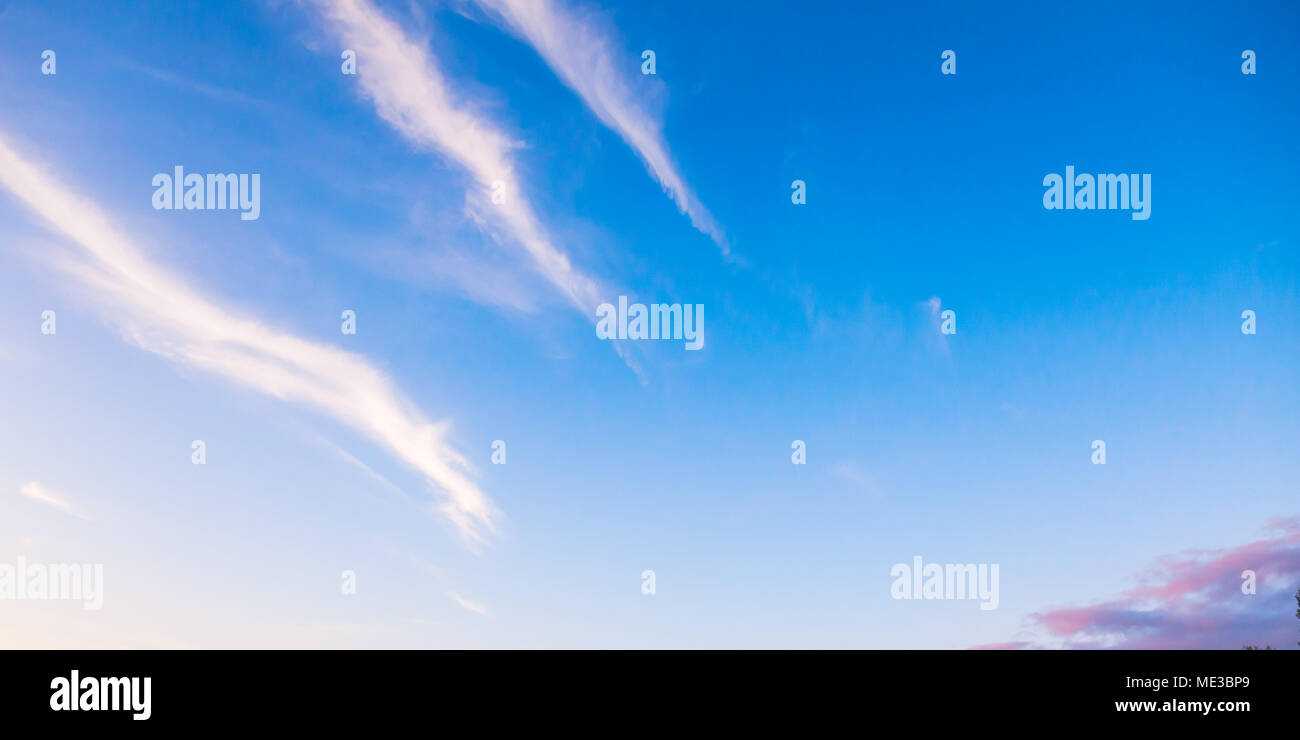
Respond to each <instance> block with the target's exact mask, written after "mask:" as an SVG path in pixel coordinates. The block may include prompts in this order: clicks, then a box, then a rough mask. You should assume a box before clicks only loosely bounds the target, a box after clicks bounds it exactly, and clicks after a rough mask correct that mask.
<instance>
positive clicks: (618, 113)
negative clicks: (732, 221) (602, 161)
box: [474, 0, 731, 255]
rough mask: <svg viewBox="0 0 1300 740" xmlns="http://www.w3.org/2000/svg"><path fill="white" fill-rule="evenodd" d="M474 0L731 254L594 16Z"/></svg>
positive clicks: (528, 3) (542, 2)
mask: <svg viewBox="0 0 1300 740" xmlns="http://www.w3.org/2000/svg"><path fill="white" fill-rule="evenodd" d="M474 2H475V3H477V4H478V5H479V6H480V7H482V8H483V9H484V10H486V11H487V14H488V16H489V17H491V18H492V19H493V20H494V21H495V22H496V23H498V24H499V25H501V26H502V27H504V28H506V29H507V30H509V31H510V32H511V33H514V34H515V35H517V36H519V37H521V38H523V39H524V40H525V41H527V42H528V43H529V44H531V45H532V47H533V48H534V49H536V50H537V53H538V54H541V56H542V58H543V59H544V60H546V63H547V64H548V65H549V66H550V67H551V69H552V70H554V71H555V74H556V75H557V76H558V77H559V78H560V79H561V80H562V81H563V82H564V84H566V85H568V86H569V87H570V88H572V89H573V90H574V91H575V92H577V93H578V95H579V96H580V97H581V98H582V100H583V102H584V103H586V104H587V107H588V108H590V109H591V111H592V112H593V113H595V114H596V117H597V118H598V119H600V121H601V123H603V124H605V125H606V126H608V127H609V128H611V129H613V130H614V131H615V132H617V133H618V135H619V136H621V137H623V140H624V141H625V142H627V144H628V146H630V147H632V149H634V150H635V151H636V153H637V155H638V156H640V157H641V160H642V161H643V162H645V165H646V168H647V169H648V170H649V171H650V174H651V175H653V176H654V178H655V179H656V180H658V181H659V184H660V185H661V186H662V187H663V189H664V192H666V193H667V194H668V195H669V197H671V198H672V199H673V201H674V202H675V203H676V204H677V208H678V210H680V211H681V212H682V213H683V214H685V215H686V216H687V217H689V218H690V220H691V225H693V226H694V227H695V228H696V229H698V230H699V231H700V232H702V233H704V234H705V235H707V236H708V237H709V238H711V239H712V240H713V241H714V243H715V244H717V245H718V248H719V249H721V250H722V253H723V254H724V255H727V254H730V252H731V247H730V245H729V244H728V242H727V237H726V235H725V234H724V233H723V231H722V228H721V227H720V226H719V225H718V223H717V221H715V220H714V218H713V215H712V214H710V213H709V211H708V209H707V208H705V207H704V204H703V203H701V202H700V199H699V198H698V197H697V196H696V195H695V193H694V192H693V191H692V190H691V188H690V186H689V185H687V184H686V180H685V178H683V177H682V174H681V172H680V171H679V170H678V168H677V164H676V163H675V162H674V161H673V158H672V155H671V154H670V153H669V149H668V142H667V141H666V140H665V139H664V135H663V131H662V128H663V127H662V125H661V124H660V123H659V121H657V120H656V119H655V117H653V116H651V115H650V114H649V113H648V112H646V110H645V108H644V107H643V106H642V105H641V104H640V103H639V102H638V100H637V97H638V96H637V94H636V93H635V92H634V89H633V86H632V85H631V84H630V83H629V82H628V80H629V77H630V70H634V69H637V68H638V66H637V65H636V64H632V63H631V60H627V59H622V58H620V56H619V55H618V54H616V53H615V51H614V48H613V47H614V44H613V42H612V41H611V38H610V34H609V33H608V32H606V31H605V30H604V29H602V28H601V24H600V23H599V22H598V20H597V19H596V18H595V17H593V16H591V15H585V16H584V15H580V14H579V13H578V12H576V11H575V10H573V9H569V8H566V7H565V6H564V5H562V4H561V3H560V2H557V1H556V0H474ZM616 60H617V61H616Z"/></svg>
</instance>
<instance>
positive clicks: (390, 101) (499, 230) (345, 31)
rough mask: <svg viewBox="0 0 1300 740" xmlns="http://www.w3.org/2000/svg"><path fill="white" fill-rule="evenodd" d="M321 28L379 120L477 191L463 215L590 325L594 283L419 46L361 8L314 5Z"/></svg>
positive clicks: (343, 2) (483, 122) (327, 2)
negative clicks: (502, 187) (341, 51)
mask: <svg viewBox="0 0 1300 740" xmlns="http://www.w3.org/2000/svg"><path fill="white" fill-rule="evenodd" d="M316 4H317V5H318V6H320V7H321V9H322V10H323V11H324V14H325V17H326V19H327V21H328V25H329V27H330V28H331V30H333V32H334V33H335V34H337V35H338V37H339V39H340V41H341V42H342V43H343V45H344V46H345V47H346V48H349V49H352V50H354V51H355V52H356V53H357V59H358V60H359V61H358V73H357V80H358V82H359V84H360V86H361V89H362V91H363V92H364V94H365V96H366V97H367V98H369V99H370V101H371V102H372V103H373V104H374V106H375V110H376V111H377V112H378V113H379V116H380V117H381V118H383V119H384V120H385V121H387V122H388V123H389V124H390V125H391V126H393V128H395V129H397V131H398V132H399V133H401V134H402V136H404V137H406V138H407V139H409V140H411V141H413V142H415V143H417V144H420V145H421V146H424V147H427V148H432V149H434V150H437V151H439V152H441V153H442V154H444V155H446V156H447V157H449V158H451V159H452V160H454V161H455V162H456V163H458V164H459V165H461V166H462V167H464V168H465V169H466V170H467V171H468V172H469V174H470V176H471V177H472V178H473V179H474V181H475V182H476V183H477V185H478V189H477V192H474V193H471V197H470V200H469V207H470V208H471V210H472V211H473V214H474V215H475V216H476V217H477V218H478V219H480V221H481V223H482V225H483V226H485V227H486V228H488V229H489V231H491V232H492V233H493V234H494V236H497V237H498V238H505V239H509V240H512V241H514V242H517V243H518V244H519V245H520V246H522V247H523V248H524V249H525V250H526V251H527V252H528V254H529V255H530V256H531V257H532V259H533V261H534V263H535V265H536V267H537V269H538V270H539V271H540V272H541V273H542V275H543V276H545V277H546V279H547V280H549V281H550V282H551V283H552V284H553V285H555V286H556V287H557V288H558V289H559V290H560V291H561V292H562V293H563V294H564V295H565V296H567V297H568V298H569V300H570V301H572V302H573V303H574V305H576V306H577V307H578V308H579V309H581V310H582V311H583V312H584V314H586V315H587V316H588V317H589V320H591V321H593V322H594V320H595V309H596V306H597V305H599V304H600V303H601V300H600V299H599V298H598V295H599V291H598V289H597V287H596V284H595V282H594V281H593V280H592V279H591V278H589V277H587V276H585V275H583V274H582V273H580V272H578V271H577V270H575V269H574V268H573V266H572V265H571V264H570V262H569V258H568V256H567V255H565V254H564V252H562V251H561V250H560V249H558V248H557V247H556V246H555V245H554V243H553V242H552V240H551V238H550V235H549V234H548V233H547V231H546V229H545V227H543V226H542V224H541V221H540V220H539V219H538V217H537V215H536V213H535V212H534V210H533V207H532V204H531V203H530V201H529V200H528V198H527V196H526V195H525V194H524V193H523V188H522V187H521V184H522V183H521V182H520V181H519V179H518V177H517V174H516V170H515V167H514V162H513V161H512V158H511V157H510V150H511V149H513V148H514V147H515V143H514V142H513V141H512V140H511V139H510V138H508V137H507V136H506V135H505V134H504V133H503V132H502V131H500V130H498V128H497V127H496V126H495V125H493V123H492V122H491V121H489V120H487V119H485V118H483V117H481V116H479V115H476V114H475V113H474V112H472V111H471V110H470V109H469V108H468V107H464V106H460V105H458V104H457V103H456V102H455V101H454V100H453V98H452V94H451V90H450V88H449V87H448V85H447V82H446V80H445V79H444V78H443V76H442V72H441V70H440V69H439V68H438V65H437V62H436V60H435V59H434V57H433V55H432V54H431V53H430V52H429V50H428V49H427V48H426V46H425V45H424V44H419V43H416V42H415V41H413V40H412V39H410V38H408V37H407V36H406V34H405V33H404V32H403V31H402V28H401V26H399V25H398V24H397V23H395V22H393V21H392V20H391V19H389V18H387V17H386V16H384V15H383V14H382V13H381V12H380V11H379V10H378V9H377V8H376V7H375V6H374V5H373V4H371V3H370V2H368V0H317V2H316ZM497 181H500V182H502V183H505V184H506V202H505V203H502V204H496V203H492V202H491V194H492V186H493V183H495V182H497Z"/></svg>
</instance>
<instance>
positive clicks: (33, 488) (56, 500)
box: [18, 481, 86, 519]
mask: <svg viewBox="0 0 1300 740" xmlns="http://www.w3.org/2000/svg"><path fill="white" fill-rule="evenodd" d="M18 493H19V494H20V495H22V496H23V497H24V498H29V499H31V500H32V501H37V502H39V503H42V504H45V505H46V506H52V507H54V508H56V509H58V510H59V511H62V512H64V513H67V514H71V515H73V516H75V517H77V518H78V519H85V518H86V516H85V515H84V514H82V513H81V510H80V509H79V508H78V507H76V506H73V505H72V503H71V502H70V501H68V500H67V498H65V497H64V496H63V495H62V494H58V493H55V492H54V491H51V490H50V489H48V488H46V487H45V486H43V485H41V484H40V483H37V482H36V481H31V482H30V483H25V484H23V487H22V488H19V489H18Z"/></svg>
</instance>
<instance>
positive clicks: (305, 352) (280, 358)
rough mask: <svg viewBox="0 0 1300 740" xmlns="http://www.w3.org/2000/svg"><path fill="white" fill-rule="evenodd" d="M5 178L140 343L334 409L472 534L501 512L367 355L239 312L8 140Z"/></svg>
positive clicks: (1, 146) (0, 144) (439, 432)
mask: <svg viewBox="0 0 1300 740" xmlns="http://www.w3.org/2000/svg"><path fill="white" fill-rule="evenodd" d="M0 184H3V185H4V186H5V187H6V188H8V189H9V190H10V191H11V192H12V193H13V194H14V195H15V196H16V197H17V198H18V199H19V200H20V201H22V202H24V203H26V205H27V206H28V207H29V208H30V209H31V210H32V211H34V212H35V213H37V214H39V215H40V216H41V217H42V218H44V219H45V220H46V221H48V222H49V225H50V226H51V227H53V229H54V230H55V231H56V232H59V233H61V234H63V235H65V236H67V237H68V238H69V239H71V240H72V241H73V242H75V243H76V244H77V245H78V246H80V247H81V248H82V250H81V251H78V252H76V253H75V254H74V258H73V259H72V260H71V261H70V262H68V263H66V264H65V265H64V267H66V268H67V269H69V270H70V271H72V272H73V273H74V274H75V275H76V276H78V277H79V278H81V279H82V280H83V281H85V283H86V284H87V285H88V286H89V287H91V288H93V289H95V290H97V293H96V297H97V298H99V299H100V300H101V301H102V302H104V303H106V304H109V305H108V306H107V307H108V308H110V309H111V310H110V311H109V314H108V315H109V316H110V317H111V318H112V320H113V321H115V322H116V323H117V324H118V325H119V327H120V329H121V331H122V333H123V336H124V337H125V338H126V339H127V340H128V341H130V342H132V343H134V344H136V345H138V346H140V347H142V348H144V349H146V350H148V351H150V352H154V353H157V354H160V355H163V356H165V357H168V358H170V359H172V360H174V361H176V362H179V363H184V364H188V365H193V366H196V367H200V368H202V369H205V370H208V371H210V372H214V373H217V374H219V375H222V376H224V377H226V378H228V379H230V380H232V381H235V382H237V383H240V384H242V385H245V386H247V387H250V388H253V389H255V390H259V391H261V392H263V393H266V394H268V395H271V396H274V397H276V398H279V399H281V400H285V401H292V402H295V403H300V404H303V405H305V406H309V407H311V408H314V409H316V410H318V411H321V412H324V413H326V414H329V415H330V416H332V417H334V418H335V419H338V420H339V421H341V422H343V423H345V424H348V425H349V426H351V427H352V428H354V429H356V430H357V431H359V432H361V433H363V434H364V435H366V436H367V437H369V438H370V439H372V440H374V441H375V442H377V443H378V444H380V445H382V446H383V447H385V448H386V449H387V450H388V451H389V452H390V453H392V454H393V455H395V456H396V457H397V458H399V459H401V460H402V461H403V462H405V463H406V464H407V465H409V466H411V467H412V468H414V469H416V470H418V471H419V472H420V473H422V474H423V475H424V476H425V478H426V480H427V481H428V482H429V483H430V484H431V485H432V486H433V487H434V488H435V490H436V491H437V492H438V493H439V494H440V498H441V501H440V505H439V509H440V510H441V512H442V513H443V514H444V515H446V516H447V517H448V518H449V519H451V521H452V522H454V523H455V524H456V526H457V527H458V528H459V530H460V531H461V532H462V533H463V534H464V535H465V536H466V537H467V538H469V539H471V540H481V539H482V538H483V531H484V530H491V529H493V520H494V518H495V516H496V515H497V510H496V508H495V507H494V506H493V504H492V502H491V501H490V500H489V499H488V498H487V496H485V495H484V494H483V492H482V491H480V490H479V488H478V486H477V485H475V484H474V482H473V481H471V480H470V479H469V477H467V473H469V472H470V471H471V467H470V465H469V463H468V462H467V461H466V460H465V458H464V457H462V456H461V455H460V454H459V453H457V452H456V451H455V450H453V449H452V448H451V447H450V446H449V445H448V444H447V443H446V441H445V440H444V435H445V434H446V430H447V425H446V423H442V424H437V425H435V424H432V423H430V422H429V421H427V420H426V419H424V418H423V417H422V416H421V415H420V413H419V411H418V410H416V409H415V408H413V407H412V405H411V404H410V403H409V402H408V401H407V400H406V399H405V398H403V397H402V396H401V395H400V394H399V393H398V392H397V390H396V389H395V388H394V386H393V384H392V382H391V381H390V380H389V379H388V378H387V377H386V376H385V375H384V374H383V373H381V372H380V371H379V370H377V369H376V368H374V367H373V366H371V365H370V364H369V363H368V362H367V361H366V360H365V359H364V358H362V357H360V356H358V355H355V354H352V353H349V352H344V351H342V350H339V349H335V348H333V347H329V346H326V345H322V344H316V343H313V342H309V341H307V340H305V339H302V338H299V337H297V336H294V335H292V334H288V333H285V332H282V331H278V330H275V329H272V328H270V327H268V326H265V325H263V324H261V323H259V322H258V321H256V320H255V319H252V318H248V317H246V316H241V315H238V314H235V313H234V312H232V311H229V310H227V309H225V308H223V307H222V306H220V305H218V304H217V303H215V302H213V301H210V300H208V299H206V298H204V297H202V296H200V295H199V294H198V293H196V292H195V291H194V290H193V289H192V288H191V287H190V286H189V285H187V284H186V283H185V282H183V281H182V280H180V279H179V278H177V277H176V276H174V275H172V274H170V273H169V272H167V271H165V270H164V269H162V268H160V267H159V266H157V265H155V264H153V263H152V262H150V261H149V260H148V259H147V258H146V257H145V256H144V255H143V253H142V252H141V251H140V249H138V248H137V246H136V245H135V244H134V243H132V242H131V240H130V239H129V238H127V236H126V235H124V234H122V233H120V232H119V231H118V230H117V229H116V227H115V226H114V225H113V224H112V223H111V222H110V221H109V219H108V218H107V217H106V216H105V215H104V214H103V213H102V212H101V211H100V209H99V208H98V207H97V206H96V205H95V204H94V203H93V202H91V201H89V200H86V199H84V198H82V197H80V196H78V195H76V194H74V193H72V192H71V191H69V190H66V189H65V188H64V187H63V186H62V185H61V184H60V183H58V182H57V181H56V180H55V179H54V178H52V177H49V176H47V175H46V174H44V173H43V172H42V171H40V170H39V169H38V168H37V167H36V166H34V165H33V164H32V163H30V162H28V161H27V160H26V159H24V158H23V157H22V156H20V155H19V154H18V153H17V152H16V151H15V150H14V149H13V148H12V147H11V146H10V145H9V144H8V143H7V142H6V141H5V140H4V138H3V136H0Z"/></svg>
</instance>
